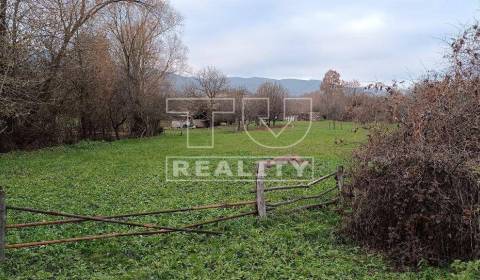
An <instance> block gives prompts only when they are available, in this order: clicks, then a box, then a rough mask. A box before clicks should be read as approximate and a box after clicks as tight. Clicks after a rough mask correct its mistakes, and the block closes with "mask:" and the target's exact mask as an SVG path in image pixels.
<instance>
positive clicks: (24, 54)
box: [0, 0, 403, 152]
mask: <svg viewBox="0 0 480 280" xmlns="http://www.w3.org/2000/svg"><path fill="white" fill-rule="evenodd" d="M181 27H182V18H181V16H180V15H179V14H178V13H177V12H176V11H175V10H174V9H173V8H172V7H171V6H170V5H169V4H168V2H166V1H157V0H63V1H57V0H35V1H33V0H0V152H5V151H10V150H13V149H25V148H38V147H44V146H49V145H57V144H62V143H75V142H77V141H80V140H83V139H104V140H113V139H120V138H122V137H144V136H152V135H156V134H158V133H161V132H162V131H163V128H162V126H161V121H163V120H170V119H172V118H174V117H175V116H172V115H171V114H167V113H166V98H167V97H169V96H176V97H178V96H183V97H202V98H205V99H206V100H209V101H208V102H205V103H204V104H195V105H192V106H190V105H187V104H183V105H182V106H183V107H189V108H188V110H187V111H189V112H190V114H191V115H192V116H193V117H195V118H201V119H206V120H208V121H209V122H210V124H211V125H215V123H214V122H212V120H211V116H212V112H213V111H215V110H216V111H218V110H220V109H221V108H220V107H221V106H223V105H222V104H220V103H217V102H215V101H214V99H216V98H222V97H227V98H233V99H235V101H236V102H235V104H236V106H235V110H234V113H230V114H217V115H216V117H215V122H216V123H217V124H218V123H219V122H227V123H229V124H235V126H236V129H237V130H240V129H241V128H242V127H243V123H244V122H245V126H246V127H249V126H250V125H252V124H255V125H257V126H258V125H263V124H262V123H261V122H265V125H269V126H275V125H276V122H277V121H279V120H283V118H284V113H285V115H296V116H305V115H307V114H308V113H309V112H310V110H311V109H312V108H311V107H310V106H309V105H308V103H306V102H293V103H292V102H289V103H288V104H287V107H285V108H284V104H283V99H284V98H286V97H288V96H289V95H288V92H287V90H286V89H285V88H283V87H282V86H280V85H278V84H275V83H265V84H263V85H261V86H260V87H259V88H258V90H257V91H256V92H248V91H247V90H245V89H243V88H231V87H229V85H228V83H227V79H226V77H225V75H224V74H223V73H221V72H220V71H218V70H217V69H215V68H213V67H208V68H205V69H203V70H200V71H199V72H197V73H196V74H195V83H192V84H191V85H189V86H187V87H185V88H184V89H183V90H180V91H178V90H176V89H175V88H174V87H173V86H172V85H171V84H170V82H169V79H168V77H169V74H171V73H175V72H179V71H181V70H183V69H184V66H185V65H184V64H185V53H186V51H185V47H184V46H183V45H182V42H181V40H180V37H179V34H180V31H181ZM376 88H377V90H373V88H370V89H367V90H365V89H363V88H361V87H360V85H359V84H358V83H357V82H345V81H342V80H341V78H340V75H339V74H338V73H337V72H335V71H333V70H331V71H329V72H327V73H326V75H325V78H324V80H323V83H322V87H321V88H320V89H319V90H318V91H317V92H314V93H311V94H309V95H307V96H306V97H311V98H312V100H313V111H314V112H316V113H317V114H320V115H321V116H322V117H323V118H325V119H331V120H352V121H357V122H362V123H366V122H372V121H398V120H399V119H400V118H401V113H402V110H401V105H400V104H401V103H402V98H403V95H402V94H400V93H399V92H398V91H397V90H393V88H392V89H391V90H385V89H384V88H382V89H380V90H378V88H379V86H378V85H377V86H376ZM245 97H250V98H252V97H253V98H258V99H257V100H244V98H245ZM265 99H268V100H269V101H270V104H269V106H267V103H266V102H265ZM262 100H263V101H262ZM244 101H245V102H244ZM243 103H245V106H243ZM242 110H243V117H242ZM284 110H287V112H284ZM227 111H230V110H227ZM177 117H178V116H177Z"/></svg>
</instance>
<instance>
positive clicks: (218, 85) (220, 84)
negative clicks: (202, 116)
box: [195, 67, 228, 126]
mask: <svg viewBox="0 0 480 280" xmlns="http://www.w3.org/2000/svg"><path fill="white" fill-rule="evenodd" d="M195 80H196V82H197V86H198V91H199V92H200V94H201V95H202V96H205V97H207V98H208V112H207V118H208V120H209V122H210V126H213V125H214V124H213V121H212V112H213V110H214V107H215V98H216V97H217V96H218V95H219V94H220V93H222V92H223V91H225V90H226V89H227V86H228V82H227V77H226V76H225V75H224V74H223V73H222V72H220V71H219V70H218V69H216V68H214V67H207V68H204V69H202V70H200V71H198V73H197V74H196V76H195Z"/></svg>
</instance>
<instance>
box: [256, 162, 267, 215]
mask: <svg viewBox="0 0 480 280" xmlns="http://www.w3.org/2000/svg"><path fill="white" fill-rule="evenodd" d="M262 164H263V163H262V162H258V163H257V177H256V190H257V192H256V201H257V213H258V216H259V217H260V218H265V217H266V216H267V205H266V203H265V182H264V179H265V178H264V177H265V167H263V170H262Z"/></svg>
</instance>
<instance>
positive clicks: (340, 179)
mask: <svg viewBox="0 0 480 280" xmlns="http://www.w3.org/2000/svg"><path fill="white" fill-rule="evenodd" d="M343 177H344V168H343V166H341V165H340V166H338V167H337V175H336V176H335V180H337V188H338V190H339V191H340V193H342V191H343V185H344V178H343Z"/></svg>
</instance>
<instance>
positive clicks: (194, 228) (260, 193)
mask: <svg viewBox="0 0 480 280" xmlns="http://www.w3.org/2000/svg"><path fill="white" fill-rule="evenodd" d="M269 162H270V163H271V162H272V161H269ZM263 163H264V162H263ZM260 164H262V162H258V163H257V174H256V183H255V185H256V188H255V191H254V193H255V200H251V201H239V202H230V203H219V204H208V205H197V206H193V207H185V208H177V209H161V210H155V211H148V212H138V213H129V214H120V215H114V216H88V215H78V214H71V213H64V212H58V211H51V210H40V209H33V208H29V207H17V206H11V205H7V202H6V194H5V192H4V191H3V190H0V261H4V260H5V251H6V249H21V248H32V247H39V246H47V245H53V244H62V243H75V242H81V241H91V240H100V239H109V238H118V237H127V236H150V235H159V234H166V233H174V232H181V233H190V234H191V233H195V234H208V235H218V234H222V233H221V232H216V231H208V230H201V229H198V228H200V227H203V226H205V225H210V224H215V223H219V222H223V221H228V220H234V219H239V218H242V217H246V216H253V215H257V216H258V217H260V218H265V217H266V216H267V212H270V211H272V210H276V209H278V208H279V207H280V206H284V205H290V204H294V203H296V202H299V201H304V200H313V199H318V198H322V197H325V196H326V195H327V194H328V193H330V192H332V191H334V190H336V189H338V190H339V191H340V193H341V192H342V189H343V186H344V169H343V167H342V166H339V167H338V168H337V171H336V172H335V173H331V174H328V175H325V176H323V177H320V178H318V179H316V180H313V181H312V182H310V183H308V184H305V185H297V186H277V187H271V188H265V182H264V180H265V178H264V176H265V175H264V172H261V168H260ZM331 177H335V180H336V184H335V186H334V187H331V188H328V189H326V190H324V191H323V192H321V193H319V194H317V195H310V196H300V197H294V198H291V199H287V200H283V201H278V202H274V203H269V201H267V200H266V199H265V193H266V192H272V191H285V190H291V189H298V188H310V187H312V186H314V185H316V184H318V183H320V182H322V181H325V180H327V179H329V178H331ZM339 199H340V198H339V197H337V198H334V199H332V200H330V201H326V202H322V203H320V204H314V205H307V206H302V207H298V208H295V209H293V211H297V210H307V209H318V208H323V207H326V206H328V205H331V204H334V203H336V202H337V201H339ZM248 206H254V208H255V209H254V210H253V211H248V212H241V213H238V214H233V215H230V216H223V217H216V218H213V219H209V220H206V221H201V222H197V223H193V224H189V225H184V226H181V227H178V228H177V227H167V226H161V225H154V224H141V223H135V222H129V221H125V220H119V219H124V218H133V217H141V216H154V215H162V214H170V213H181V212H193V211H200V210H207V209H229V208H242V207H248ZM7 210H13V211H22V212H30V213H36V214H42V215H49V216H57V217H64V218H67V219H64V220H55V221H42V222H30V223H21V224H11V225H7ZM84 222H96V223H110V224H118V225H124V226H129V227H134V228H137V227H138V228H144V229H145V228H146V229H148V230H147V231H137V232H113V233H106V234H99V235H87V236H79V237H72V238H65V239H56V240H43V241H35V242H27V243H17V244H7V243H6V234H7V229H8V230H19V229H22V228H32V227H41V226H53V225H63V224H72V223H84Z"/></svg>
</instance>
